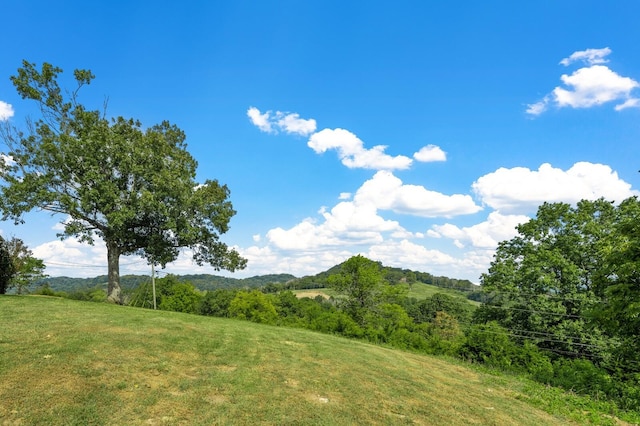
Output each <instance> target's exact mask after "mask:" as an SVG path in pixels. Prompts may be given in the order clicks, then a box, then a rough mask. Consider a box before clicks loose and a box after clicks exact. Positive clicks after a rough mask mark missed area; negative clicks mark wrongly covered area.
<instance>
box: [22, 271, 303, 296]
mask: <svg viewBox="0 0 640 426" xmlns="http://www.w3.org/2000/svg"><path fill="white" fill-rule="evenodd" d="M178 277H179V278H180V280H182V281H189V282H190V283H191V284H193V285H194V286H195V287H196V288H198V289H200V290H215V289H217V288H259V287H262V286H265V285H267V284H269V283H282V284H284V283H286V282H288V281H291V280H293V279H295V278H296V277H295V276H294V275H291V274H270V275H260V276H255V277H250V278H229V277H221V276H218V275H210V274H194V275H178ZM149 281H151V277H150V276H148V275H122V276H121V277H120V285H121V286H122V288H123V289H125V290H128V289H133V288H135V287H137V286H138V285H140V284H142V283H145V282H149ZM44 284H48V285H49V287H51V289H52V290H54V291H66V292H72V291H75V290H79V289H86V288H94V287H104V288H106V286H107V276H106V275H100V276H97V277H95V278H70V277H49V278H44V279H42V280H40V281H38V282H36V284H35V285H34V287H39V286H41V285H44Z"/></svg>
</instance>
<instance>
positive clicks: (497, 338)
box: [460, 321, 517, 369]
mask: <svg viewBox="0 0 640 426" xmlns="http://www.w3.org/2000/svg"><path fill="white" fill-rule="evenodd" d="M466 337H467V338H466V341H465V343H464V345H463V346H462V348H461V349H460V353H461V355H462V357H463V358H464V359H467V360H469V361H472V362H479V363H482V364H486V365H490V366H493V367H498V368H503V369H513V367H512V364H513V360H514V355H515V353H516V352H517V348H516V345H515V343H513V342H512V341H511V340H510V339H509V336H508V334H507V330H505V329H504V327H502V326H500V324H498V323H497V322H495V321H491V322H488V323H486V324H480V325H474V326H472V327H470V328H469V330H468V331H467V333H466Z"/></svg>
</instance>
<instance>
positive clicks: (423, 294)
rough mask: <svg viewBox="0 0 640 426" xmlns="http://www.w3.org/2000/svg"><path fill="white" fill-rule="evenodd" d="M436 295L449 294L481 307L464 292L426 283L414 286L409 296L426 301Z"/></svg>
mask: <svg viewBox="0 0 640 426" xmlns="http://www.w3.org/2000/svg"><path fill="white" fill-rule="evenodd" d="M436 293H444V294H448V295H449V296H451V297H455V298H459V299H464V300H466V301H467V302H469V303H471V304H474V305H479V303H478V302H475V301H473V300H469V299H467V297H466V294H465V293H464V292H462V291H459V290H454V289H451V288H443V287H438V286H435V285H430V284H424V283H415V284H413V285H412V286H411V289H410V290H409V294H408V296H409V297H415V298H416V299H426V298H427V297H431V296H433V295H434V294H436Z"/></svg>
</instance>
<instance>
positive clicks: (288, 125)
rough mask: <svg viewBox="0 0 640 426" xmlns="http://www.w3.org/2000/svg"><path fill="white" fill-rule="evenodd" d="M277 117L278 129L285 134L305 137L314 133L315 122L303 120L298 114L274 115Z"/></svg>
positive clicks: (278, 113)
mask: <svg viewBox="0 0 640 426" xmlns="http://www.w3.org/2000/svg"><path fill="white" fill-rule="evenodd" d="M276 117H278V127H280V128H281V129H282V130H284V131H285V132H287V133H291V134H297V135H302V136H306V135H309V134H311V133H313V132H315V131H316V120H314V119H313V118H310V119H308V120H305V119H303V118H300V116H299V115H298V114H295V113H293V114H284V113H282V112H280V111H278V112H277V113H276Z"/></svg>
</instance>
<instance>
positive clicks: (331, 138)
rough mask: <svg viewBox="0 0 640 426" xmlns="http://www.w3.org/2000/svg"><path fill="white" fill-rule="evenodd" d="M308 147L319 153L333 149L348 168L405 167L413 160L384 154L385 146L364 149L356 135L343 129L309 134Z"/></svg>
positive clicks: (393, 168)
mask: <svg viewBox="0 0 640 426" xmlns="http://www.w3.org/2000/svg"><path fill="white" fill-rule="evenodd" d="M307 145H308V146H309V148H311V149H313V150H314V151H315V152H316V153H318V154H321V153H324V152H326V151H328V150H335V151H337V153H338V157H339V158H340V160H341V161H342V164H344V165H345V166H347V167H349V168H350V169H356V168H361V169H373V170H397V169H407V168H409V167H410V166H411V163H412V162H413V160H411V159H410V158H409V157H405V156H404V155H398V156H395V157H392V156H390V155H388V154H385V152H384V150H385V149H386V148H387V147H386V146H384V145H377V146H374V147H373V148H370V149H366V148H365V147H364V143H363V142H362V140H360V139H359V138H358V137H357V136H356V135H354V134H353V133H351V132H350V131H348V130H344V129H324V130H321V131H319V132H317V133H314V134H313V135H311V138H310V139H309V142H308V143H307Z"/></svg>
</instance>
